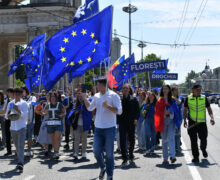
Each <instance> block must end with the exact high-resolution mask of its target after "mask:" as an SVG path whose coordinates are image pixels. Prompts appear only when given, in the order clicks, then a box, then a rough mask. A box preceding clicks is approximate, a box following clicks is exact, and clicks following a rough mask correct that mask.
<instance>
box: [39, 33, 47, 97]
mask: <svg viewBox="0 0 220 180" xmlns="http://www.w3.org/2000/svg"><path fill="white" fill-rule="evenodd" d="M46 39H47V33H45V41H44V53H43V62H42V67H41V75H40V85H39V90H38V94H40V90H41V84H42V75H43V68H44V62H45V43H46Z"/></svg>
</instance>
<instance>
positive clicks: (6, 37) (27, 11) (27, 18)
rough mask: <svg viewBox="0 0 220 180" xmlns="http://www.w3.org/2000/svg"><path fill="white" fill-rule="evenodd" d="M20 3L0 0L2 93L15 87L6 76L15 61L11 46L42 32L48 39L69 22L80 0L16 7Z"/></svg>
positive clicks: (37, 0)
mask: <svg viewBox="0 0 220 180" xmlns="http://www.w3.org/2000/svg"><path fill="white" fill-rule="evenodd" d="M21 2H22V0H11V1H6V0H0V89H4V90H5V89H6V88H8V87H13V86H14V77H13V76H11V77H9V78H8V76H7V74H8V71H9V68H10V65H11V64H12V63H13V61H14V60H15V57H14V46H15V45H18V44H28V43H29V42H30V41H31V40H32V39H33V38H34V37H35V36H37V35H39V34H42V33H47V38H49V37H51V36H52V35H53V34H54V33H56V32H57V31H58V30H60V29H62V28H63V27H65V26H68V25H70V24H71V23H72V18H73V15H74V12H75V11H76V9H77V8H78V6H79V5H80V4H81V1H80V0H47V1H45V0H30V4H28V5H18V3H21ZM61 84H62V83H58V86H60V87H61ZM65 84H67V78H65Z"/></svg>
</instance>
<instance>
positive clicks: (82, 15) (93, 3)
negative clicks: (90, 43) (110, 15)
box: [73, 0, 99, 23]
mask: <svg viewBox="0 0 220 180" xmlns="http://www.w3.org/2000/svg"><path fill="white" fill-rule="evenodd" d="M98 12H99V2H98V0H86V2H85V4H83V5H82V6H80V7H79V8H78V9H77V11H76V14H75V16H74V18H73V23H77V22H79V21H82V20H84V19H86V18H88V17H90V16H93V15H95V14H96V13H98Z"/></svg>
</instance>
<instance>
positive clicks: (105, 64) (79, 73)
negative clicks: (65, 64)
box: [69, 58, 110, 83]
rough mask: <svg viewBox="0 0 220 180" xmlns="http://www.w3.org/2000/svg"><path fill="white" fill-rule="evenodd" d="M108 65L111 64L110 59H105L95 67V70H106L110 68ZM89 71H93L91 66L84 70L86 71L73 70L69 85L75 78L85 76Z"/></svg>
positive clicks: (70, 74) (80, 69)
mask: <svg viewBox="0 0 220 180" xmlns="http://www.w3.org/2000/svg"><path fill="white" fill-rule="evenodd" d="M108 63H110V59H109V58H105V59H103V60H102V61H100V62H99V63H97V64H95V65H94V66H93V68H100V67H101V68H105V67H108ZM89 69H91V67H90V66H89V67H88V68H84V69H82V68H79V69H77V70H75V71H73V70H72V71H73V72H70V73H69V83H71V82H72V79H73V78H76V77H80V76H83V75H84V74H85V73H86V71H87V70H89Z"/></svg>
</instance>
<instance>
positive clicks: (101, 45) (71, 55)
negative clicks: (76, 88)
mask: <svg viewBox="0 0 220 180" xmlns="http://www.w3.org/2000/svg"><path fill="white" fill-rule="evenodd" d="M112 11H113V8H112V6H109V7H107V8H106V9H104V10H103V11H101V12H100V13H98V14H96V15H95V16H93V17H91V18H89V19H86V20H84V21H81V22H79V23H77V24H73V25H70V26H68V27H66V28H64V29H62V30H60V31H59V32H57V33H56V34H55V35H54V36H52V37H51V38H50V39H49V40H48V41H47V42H46V46H45V53H46V56H47V58H46V59H45V63H44V64H45V66H44V68H43V84H44V87H45V88H46V90H47V91H49V90H50V89H52V88H53V86H54V85H55V84H56V83H57V81H58V80H59V79H60V78H61V77H62V76H63V75H64V74H65V73H66V72H69V75H70V79H71V78H72V77H74V76H75V75H77V76H78V75H79V74H80V73H81V72H85V71H87V70H89V69H91V68H93V67H95V65H97V64H98V63H99V62H100V61H102V60H103V59H104V58H106V57H109V54H110V47H111V27H112Z"/></svg>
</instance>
